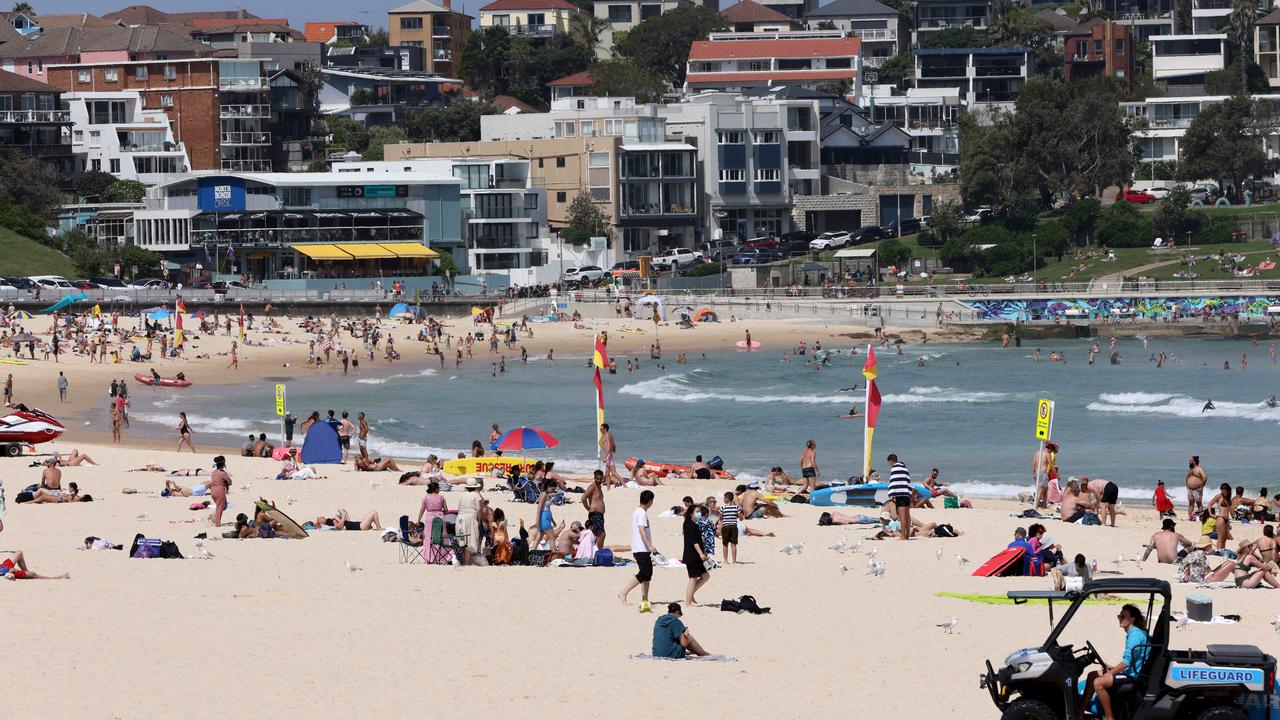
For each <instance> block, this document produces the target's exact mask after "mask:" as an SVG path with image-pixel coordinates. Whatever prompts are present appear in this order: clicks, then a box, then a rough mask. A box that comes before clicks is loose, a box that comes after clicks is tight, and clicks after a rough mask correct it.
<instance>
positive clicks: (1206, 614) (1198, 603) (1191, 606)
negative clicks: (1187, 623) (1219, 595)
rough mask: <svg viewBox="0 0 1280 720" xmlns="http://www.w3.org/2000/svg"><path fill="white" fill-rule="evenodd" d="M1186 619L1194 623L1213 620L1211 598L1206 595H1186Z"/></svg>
mask: <svg viewBox="0 0 1280 720" xmlns="http://www.w3.org/2000/svg"><path fill="white" fill-rule="evenodd" d="M1187 617H1188V618H1190V619H1191V620H1195V621H1196V622H1209V621H1210V620H1213V598H1211V597H1209V596H1208V595H1188V596H1187Z"/></svg>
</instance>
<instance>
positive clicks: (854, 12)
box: [804, 0, 911, 67]
mask: <svg viewBox="0 0 1280 720" xmlns="http://www.w3.org/2000/svg"><path fill="white" fill-rule="evenodd" d="M804 21H805V24H807V25H808V26H809V29H811V30H843V31H845V32H847V33H849V34H850V35H852V36H854V37H857V38H858V39H860V40H862V64H863V66H864V67H879V66H880V65H881V64H883V63H884V61H885V60H887V59H889V58H891V57H893V56H894V55H897V54H898V53H900V52H902V51H903V50H904V49H905V48H906V46H907V43H908V42H909V41H910V40H911V35H910V33H909V32H908V28H907V18H906V17H905V16H903V14H902V13H900V12H898V11H897V10H894V9H893V8H891V7H889V6H888V5H884V4H882V3H879V2H876V0H835V1H834V2H831V3H827V4H826V5H823V6H822V7H820V8H817V9H815V10H813V11H812V12H810V13H809V14H808V15H805V17H804Z"/></svg>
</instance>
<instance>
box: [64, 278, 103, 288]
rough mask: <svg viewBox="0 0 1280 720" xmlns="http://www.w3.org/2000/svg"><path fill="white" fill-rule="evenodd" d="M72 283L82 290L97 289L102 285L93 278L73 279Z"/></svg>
mask: <svg viewBox="0 0 1280 720" xmlns="http://www.w3.org/2000/svg"><path fill="white" fill-rule="evenodd" d="M71 284H72V285H73V286H75V287H77V288H80V289H81V290H97V289H99V288H101V287H102V286H101V285H99V284H98V283H96V282H93V281H92V280H72V281H71Z"/></svg>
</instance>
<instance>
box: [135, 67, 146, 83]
mask: <svg viewBox="0 0 1280 720" xmlns="http://www.w3.org/2000/svg"><path fill="white" fill-rule="evenodd" d="M133 79H134V80H146V79H147V66H146V65H139V66H137V67H135V68H134V69H133Z"/></svg>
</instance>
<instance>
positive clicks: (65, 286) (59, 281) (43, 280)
mask: <svg viewBox="0 0 1280 720" xmlns="http://www.w3.org/2000/svg"><path fill="white" fill-rule="evenodd" d="M30 280H31V282H33V283H35V284H36V285H39V286H40V287H42V288H49V289H52V290H74V289H75V286H74V285H72V284H71V283H70V282H69V281H68V280H67V279H66V278H64V277H62V276H61V275H32V276H31V278H30Z"/></svg>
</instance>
